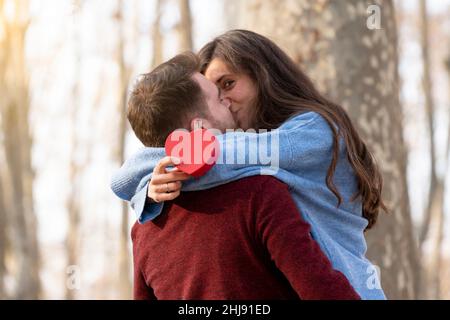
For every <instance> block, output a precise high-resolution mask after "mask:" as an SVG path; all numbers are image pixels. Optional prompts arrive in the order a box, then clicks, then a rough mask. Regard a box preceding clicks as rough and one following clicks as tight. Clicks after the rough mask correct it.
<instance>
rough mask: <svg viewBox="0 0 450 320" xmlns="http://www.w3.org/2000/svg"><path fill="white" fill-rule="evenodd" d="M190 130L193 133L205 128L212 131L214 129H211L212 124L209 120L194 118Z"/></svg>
mask: <svg viewBox="0 0 450 320" xmlns="http://www.w3.org/2000/svg"><path fill="white" fill-rule="evenodd" d="M190 128H191V131H194V130H197V129H203V128H204V129H211V128H212V127H211V123H210V122H209V121H208V120H206V119H204V118H198V117H197V118H194V119H192V120H191V123H190Z"/></svg>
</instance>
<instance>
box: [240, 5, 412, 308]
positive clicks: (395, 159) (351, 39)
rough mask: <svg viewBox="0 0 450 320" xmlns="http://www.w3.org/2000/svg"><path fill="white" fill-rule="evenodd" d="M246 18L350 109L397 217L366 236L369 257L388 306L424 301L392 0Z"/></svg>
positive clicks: (260, 9) (295, 8)
mask: <svg viewBox="0 0 450 320" xmlns="http://www.w3.org/2000/svg"><path fill="white" fill-rule="evenodd" d="M372 4H376V5H377V7H370V6H371V5H372ZM369 7H370V8H371V9H374V10H375V11H374V12H372V11H370V12H369V11H368V8H369ZM377 8H379V11H376V10H377ZM240 12H242V13H243V14H242V19H241V21H240V25H239V27H244V28H248V29H251V30H254V31H256V32H259V33H261V34H264V35H266V36H269V37H270V38H271V39H273V40H274V41H275V42H277V43H278V44H279V45H280V46H281V47H282V48H283V49H285V50H286V51H287V52H288V53H289V55H290V56H291V57H292V58H293V59H294V61H296V62H297V63H299V64H300V65H301V66H302V68H303V70H304V71H305V72H306V73H307V74H308V75H310V76H311V78H312V79H313V81H314V82H315V83H316V84H317V85H318V88H319V89H320V90H322V91H323V92H325V93H327V95H328V96H329V97H330V98H331V99H332V100H334V101H336V102H338V103H340V104H342V105H343V106H344V108H346V110H347V111H348V112H349V114H350V117H351V118H352V120H353V122H354V124H355V125H356V126H357V128H358V131H359V132H360V134H361V135H362V137H363V138H364V140H365V141H366V142H367V144H368V146H369V148H370V149H371V150H372V151H373V152H374V154H375V157H376V158H377V159H378V163H379V165H380V167H381V170H382V173H383V177H384V193H383V196H384V199H385V201H386V203H387V205H388V206H389V208H390V210H391V214H389V215H385V214H383V213H382V214H381V215H380V218H379V221H378V223H377V225H376V226H375V228H374V229H373V230H370V231H369V232H368V233H367V234H366V236H367V240H368V257H369V258H370V259H371V260H372V261H373V262H374V263H375V264H376V265H377V266H378V267H380V269H381V278H382V286H383V289H384V290H385V292H386V295H387V296H388V298H390V299H414V298H417V297H418V294H419V283H420V280H419V279H420V272H419V270H420V269H419V261H418V252H417V251H418V250H417V244H416V243H415V239H414V236H413V227H412V221H411V216H410V208H409V199H408V190H407V182H406V150H405V144H404V141H403V126H402V118H403V115H402V108H401V105H400V102H399V76H398V71H397V66H398V61H397V59H398V57H397V30H396V21H395V12H394V7H393V3H392V0H376V1H364V0H349V1H331V0H320V1H307V0H297V1H289V2H284V1H275V0H270V1H267V0H264V1H262V0H249V1H245V2H242V7H241V8H240ZM377 13H379V17H380V19H381V20H379V21H380V23H381V29H379V30H378V29H373V28H369V27H372V26H374V27H375V28H376V27H377Z"/></svg>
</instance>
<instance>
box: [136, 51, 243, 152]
mask: <svg viewBox="0 0 450 320" xmlns="http://www.w3.org/2000/svg"><path fill="white" fill-rule="evenodd" d="M198 70H199V64H198V60H197V57H196V56H195V55H194V54H193V53H190V52H187V53H183V54H179V55H177V56H175V57H174V58H172V59H171V60H169V61H167V62H165V63H163V64H161V65H160V66H158V67H157V68H156V69H154V70H153V71H152V72H150V73H148V74H145V75H143V76H142V77H141V79H139V81H138V82H137V84H136V85H135V87H134V90H133V91H132V93H131V96H130V99H129V102H128V120H129V121H130V124H131V127H132V128H133V130H134V132H135V133H136V136H137V137H138V138H139V140H141V142H142V143H143V144H144V145H145V146H147V147H162V146H164V142H165V140H166V138H167V136H168V135H169V134H170V133H171V132H172V131H174V130H176V129H180V128H185V129H191V130H192V129H194V127H195V123H196V122H197V121H198V120H201V122H202V125H203V127H204V128H207V129H210V128H214V129H219V130H221V131H225V129H234V128H236V124H235V122H234V120H233V117H232V114H231V112H230V110H229V102H228V101H226V100H225V101H224V100H222V99H221V97H220V90H219V89H218V88H217V87H216V86H215V85H214V84H213V83H212V82H211V81H209V80H207V79H206V78H205V77H204V76H203V75H202V74H200V73H199V72H198Z"/></svg>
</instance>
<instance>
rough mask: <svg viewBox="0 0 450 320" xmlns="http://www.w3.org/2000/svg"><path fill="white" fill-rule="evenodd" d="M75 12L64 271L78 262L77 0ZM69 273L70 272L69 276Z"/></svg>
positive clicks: (69, 293) (71, 290) (71, 291)
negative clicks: (73, 74)
mask: <svg viewBox="0 0 450 320" xmlns="http://www.w3.org/2000/svg"><path fill="white" fill-rule="evenodd" d="M73 5H74V7H75V8H76V11H75V12H73V19H74V20H73V24H72V27H73V30H72V32H73V42H74V48H75V51H74V57H75V65H76V68H75V70H76V71H75V77H74V79H75V80H74V83H73V87H72V98H71V99H70V100H71V103H72V108H71V114H70V123H71V125H72V135H71V156H70V167H69V181H70V184H69V188H70V191H69V195H68V198H67V213H68V223H67V236H66V254H67V257H66V259H67V268H68V269H67V270H66V272H70V270H71V267H72V266H77V265H78V257H79V255H80V248H79V247H80V246H79V242H80V234H79V229H80V219H81V217H80V203H79V202H80V192H81V188H80V174H81V163H80V161H79V159H78V158H77V155H78V152H79V139H78V135H77V133H78V130H77V123H78V121H77V119H78V111H79V110H80V108H81V105H80V94H81V92H80V83H81V82H82V81H81V75H80V73H81V52H80V51H81V38H80V30H79V25H78V22H79V21H78V19H77V17H78V15H79V14H80V12H81V6H82V2H81V0H76V1H74V3H73ZM69 276H70V275H69ZM65 288H66V300H73V299H75V298H76V291H75V290H76V289H77V288H76V287H72V286H71V285H68V283H67V282H66V286H65Z"/></svg>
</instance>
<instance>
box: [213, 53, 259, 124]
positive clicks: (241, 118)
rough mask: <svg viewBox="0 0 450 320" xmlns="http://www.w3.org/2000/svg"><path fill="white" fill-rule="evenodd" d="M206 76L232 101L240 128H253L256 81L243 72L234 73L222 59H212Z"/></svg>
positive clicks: (223, 95)
mask: <svg viewBox="0 0 450 320" xmlns="http://www.w3.org/2000/svg"><path fill="white" fill-rule="evenodd" d="M205 77H206V78H207V79H208V80H210V81H212V82H213V83H214V84H215V85H216V86H217V87H219V88H220V90H221V91H222V98H223V99H228V100H229V101H230V103H231V107H230V111H231V113H232V114H233V117H234V120H235V121H236V123H237V125H238V127H239V128H241V129H244V130H247V129H249V128H252V127H253V126H254V125H253V124H254V119H255V101H256V95H257V90H256V86H255V84H254V82H253V81H252V79H250V77H249V76H247V75H246V74H243V73H234V72H232V71H231V69H230V68H229V67H228V65H227V64H226V63H225V62H224V61H223V60H221V59H218V58H215V59H213V60H212V61H211V63H210V64H209V66H208V68H207V69H206V71H205Z"/></svg>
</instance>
